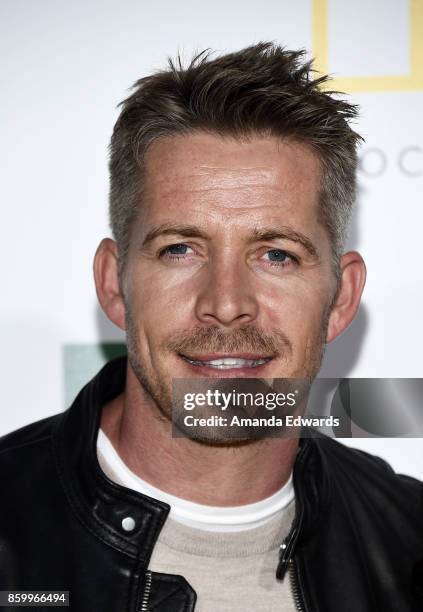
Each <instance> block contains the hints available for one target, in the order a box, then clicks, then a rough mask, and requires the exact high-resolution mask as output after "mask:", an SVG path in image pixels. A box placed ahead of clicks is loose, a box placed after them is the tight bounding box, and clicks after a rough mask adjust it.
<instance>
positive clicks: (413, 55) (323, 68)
mask: <svg viewBox="0 0 423 612" xmlns="http://www.w3.org/2000/svg"><path fill="white" fill-rule="evenodd" d="M328 2H329V0H312V10H313V31H312V36H313V38H312V44H313V56H314V57H315V58H316V61H315V67H316V68H317V70H319V71H320V72H324V73H330V70H329V27H328V17H329V15H328V12H329V10H328ZM409 2H410V32H409V39H408V44H409V54H410V68H411V71H410V73H409V74H404V75H398V76H396V75H395V76H389V75H386V76H371V77H369V76H365V77H359V76H353V77H349V76H343V77H334V79H333V80H332V81H331V83H330V88H334V89H337V90H340V91H348V92H353V91H398V90H404V89H409V90H410V89H423V0H409Z"/></svg>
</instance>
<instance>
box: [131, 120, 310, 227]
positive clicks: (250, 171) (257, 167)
mask: <svg viewBox="0 0 423 612" xmlns="http://www.w3.org/2000/svg"><path fill="white" fill-rule="evenodd" d="M320 172H321V169H320V161H319V159H318V157H317V155H316V154H315V153H314V152H313V151H312V149H311V148H310V147H309V146H308V145H305V144H302V143H299V142H296V141H293V140H290V139H288V138H285V139H278V138H275V137H270V136H269V137H260V136H252V137H250V138H249V139H248V140H247V139H244V140H239V139H235V138H232V137H222V136H219V135H215V134H209V133H203V132H200V133H194V134H189V135H182V136H179V135H178V136H172V137H166V138H163V139H161V140H158V141H156V142H155V143H154V144H153V145H152V146H151V147H150V149H149V150H148V152H147V155H146V159H145V184H144V206H146V209H144V212H143V215H142V216H143V217H144V219H145V216H144V214H145V213H147V217H149V218H151V217H156V216H157V215H159V216H161V214H163V213H166V214H171V213H175V214H178V213H179V214H184V213H186V212H187V211H188V210H189V211H190V212H191V211H192V212H193V213H194V212H198V213H200V212H201V213H202V214H204V213H209V214H213V212H215V213H216V214H219V215H221V216H222V218H225V216H226V215H228V216H232V218H233V216H234V214H235V215H238V218H239V216H242V215H243V214H244V213H245V215H250V214H270V215H273V216H275V215H277V214H278V213H279V212H280V211H284V212H288V211H289V212H290V213H293V214H294V215H295V216H298V215H300V214H303V215H304V214H308V215H311V214H312V216H313V217H314V219H315V215H316V211H317V202H318V194H319V185H320ZM144 206H143V208H144Z"/></svg>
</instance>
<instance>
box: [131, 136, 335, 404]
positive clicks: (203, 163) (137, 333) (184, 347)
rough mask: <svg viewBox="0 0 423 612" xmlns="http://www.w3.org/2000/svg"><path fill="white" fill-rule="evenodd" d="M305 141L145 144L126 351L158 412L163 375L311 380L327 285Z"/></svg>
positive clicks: (325, 245)
mask: <svg viewBox="0 0 423 612" xmlns="http://www.w3.org/2000/svg"><path fill="white" fill-rule="evenodd" d="M320 172H321V169H320V162H319V160H318V158H317V157H316V155H315V154H314V153H313V152H312V151H311V149H310V148H308V147H307V146H306V145H303V144H299V143H295V142H292V141H289V140H284V141H280V140H277V139H276V138H273V137H251V139H250V140H249V141H242V142H241V141H237V140H235V139H232V138H225V139H223V138H221V137H220V136H217V135H211V134H205V133H198V134H194V135H189V136H175V137H171V138H166V139H162V140H161V141H157V142H156V143H155V144H154V145H152V146H151V148H150V149H149V151H148V154H147V156H146V174H145V190H144V197H143V202H142V205H141V207H140V212H139V215H138V218H137V220H136V221H135V222H134V226H133V228H132V233H131V243H130V248H129V253H128V259H127V262H126V266H125V271H124V279H123V288H124V294H125V304H126V327H127V335H128V352H129V358H130V363H131V366H132V369H133V370H134V372H135V373H136V375H137V377H138V379H139V380H140V381H141V382H142V384H143V386H144V387H145V388H146V389H147V390H148V391H149V393H150V394H151V395H152V397H153V398H154V399H155V400H156V402H157V403H158V405H159V407H160V408H161V410H162V412H164V413H165V414H167V415H169V412H170V406H171V390H172V378H192V377H199V378H206V377H219V378H221V377H231V378H241V377H258V378H282V377H295V378H305V377H309V376H311V377H314V376H315V375H316V373H317V371H318V369H319V367H320V363H321V358H322V354H323V348H324V343H325V336H326V328H327V318H328V313H329V309H330V304H331V302H332V299H333V297H334V293H335V289H336V281H335V278H334V275H333V272H332V267H331V246H330V242H329V238H328V235H327V231H326V230H325V228H324V227H323V226H322V225H321V223H320V222H319V209H318V194H319V184H320Z"/></svg>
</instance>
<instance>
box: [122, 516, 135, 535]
mask: <svg viewBox="0 0 423 612" xmlns="http://www.w3.org/2000/svg"><path fill="white" fill-rule="evenodd" d="M122 529H124V530H125V531H133V530H134V529H135V521H134V519H133V518H132V516H125V518H123V519H122Z"/></svg>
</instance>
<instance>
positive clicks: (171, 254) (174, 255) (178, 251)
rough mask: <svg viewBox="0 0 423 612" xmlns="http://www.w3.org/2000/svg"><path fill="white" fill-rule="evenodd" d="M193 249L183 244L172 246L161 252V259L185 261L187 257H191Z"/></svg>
mask: <svg viewBox="0 0 423 612" xmlns="http://www.w3.org/2000/svg"><path fill="white" fill-rule="evenodd" d="M191 251H192V248H191V247H189V246H188V245H187V244H184V243H183V242H178V243H177V244H170V245H169V246H167V247H165V248H164V249H162V250H161V251H160V257H162V258H164V259H174V260H178V259H185V258H186V256H187V255H190V254H191Z"/></svg>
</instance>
